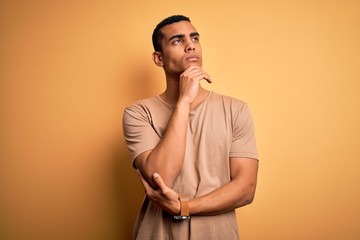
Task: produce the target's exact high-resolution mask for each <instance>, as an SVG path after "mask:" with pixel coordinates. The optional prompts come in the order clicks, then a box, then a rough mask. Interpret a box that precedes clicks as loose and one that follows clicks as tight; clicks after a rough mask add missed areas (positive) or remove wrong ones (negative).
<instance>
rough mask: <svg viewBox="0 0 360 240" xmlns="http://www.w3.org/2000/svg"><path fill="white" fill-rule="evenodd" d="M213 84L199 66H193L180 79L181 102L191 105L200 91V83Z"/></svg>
mask: <svg viewBox="0 0 360 240" xmlns="http://www.w3.org/2000/svg"><path fill="white" fill-rule="evenodd" d="M203 79H204V80H206V81H207V82H208V83H212V81H211V78H210V76H209V75H208V74H207V73H206V72H205V71H204V70H203V69H202V68H201V67H199V66H195V65H191V66H190V67H188V68H187V69H186V70H185V71H184V72H183V73H182V74H181V75H180V79H179V102H182V103H185V104H188V105H190V104H191V103H192V102H193V101H194V100H195V99H196V96H197V94H198V91H199V86H200V81H201V80H203Z"/></svg>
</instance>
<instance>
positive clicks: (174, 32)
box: [154, 21, 202, 75]
mask: <svg viewBox="0 0 360 240" xmlns="http://www.w3.org/2000/svg"><path fill="white" fill-rule="evenodd" d="M161 31H162V32H163V34H164V35H165V36H164V38H163V39H162V40H161V46H162V51H161V52H155V53H154V61H155V63H156V64H157V65H158V66H161V67H163V68H164V70H165V72H166V73H167V74H170V75H180V74H181V73H182V72H184V71H185V69H186V68H187V67H189V66H190V65H197V66H200V67H201V66H202V52H201V46H200V42H199V34H198V32H197V31H196V29H195V28H194V26H193V25H192V24H191V23H190V22H188V21H180V22H176V23H172V24H169V25H166V26H165V27H163V28H162V29H161ZM155 58H157V59H155ZM156 60H158V62H157V61H156Z"/></svg>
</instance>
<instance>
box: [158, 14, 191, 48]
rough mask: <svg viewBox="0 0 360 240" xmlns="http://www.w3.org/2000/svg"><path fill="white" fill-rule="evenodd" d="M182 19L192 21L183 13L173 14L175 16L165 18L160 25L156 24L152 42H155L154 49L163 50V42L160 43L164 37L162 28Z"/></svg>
mask: <svg viewBox="0 0 360 240" xmlns="http://www.w3.org/2000/svg"><path fill="white" fill-rule="evenodd" d="M180 21H188V22H191V21H190V18H188V17H185V16H183V15H173V16H170V17H167V18H165V19H164V20H162V21H161V22H160V23H159V24H158V25H156V28H155V29H154V31H153V34H152V43H153V46H154V50H155V51H156V52H161V43H160V41H161V39H162V38H163V37H164V34H163V33H162V32H161V28H163V27H165V26H166V25H169V24H172V23H176V22H180Z"/></svg>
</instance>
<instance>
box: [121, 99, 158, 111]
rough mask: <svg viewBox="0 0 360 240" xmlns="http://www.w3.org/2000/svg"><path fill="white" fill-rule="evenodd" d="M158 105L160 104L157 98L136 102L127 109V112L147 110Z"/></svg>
mask: <svg viewBox="0 0 360 240" xmlns="http://www.w3.org/2000/svg"><path fill="white" fill-rule="evenodd" d="M156 104H158V100H157V97H150V98H144V99H140V100H136V101H135V102H132V103H131V104H129V105H128V106H126V107H125V112H126V111H134V110H141V109H146V108H149V107H151V106H153V105H156Z"/></svg>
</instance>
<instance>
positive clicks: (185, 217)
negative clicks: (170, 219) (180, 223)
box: [174, 216, 190, 220]
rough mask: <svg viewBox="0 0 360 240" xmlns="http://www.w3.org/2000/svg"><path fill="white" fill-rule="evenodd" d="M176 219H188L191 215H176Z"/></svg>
mask: <svg viewBox="0 0 360 240" xmlns="http://www.w3.org/2000/svg"><path fill="white" fill-rule="evenodd" d="M174 219H176V220H186V219H190V216H174Z"/></svg>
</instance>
